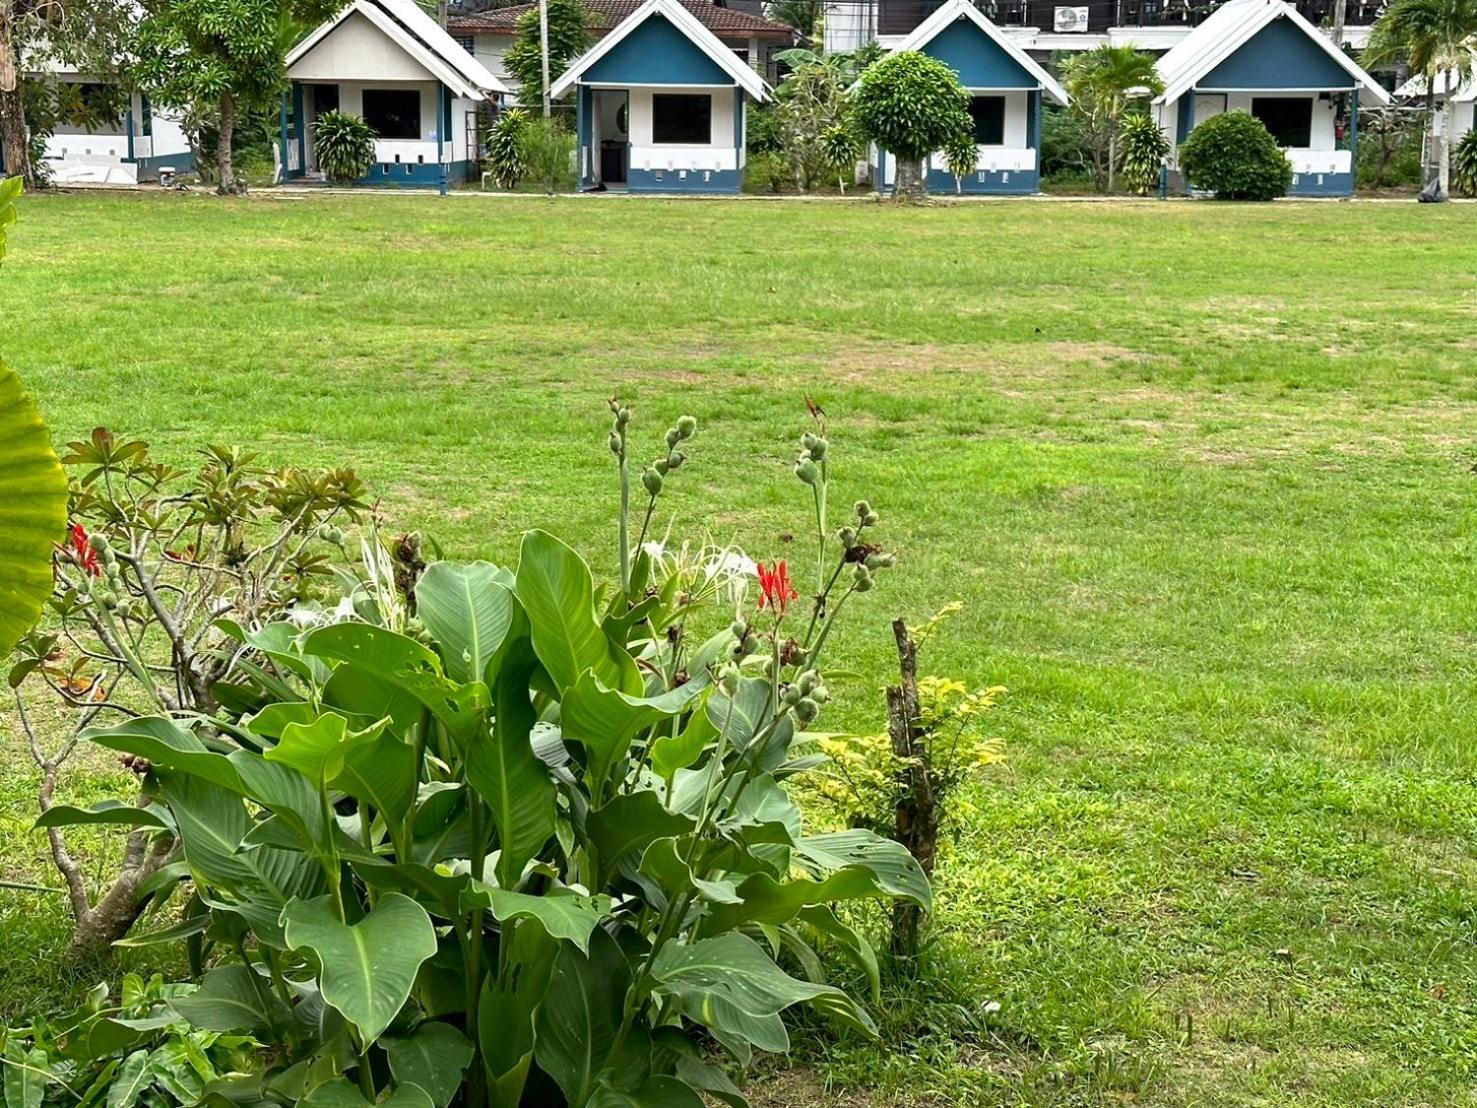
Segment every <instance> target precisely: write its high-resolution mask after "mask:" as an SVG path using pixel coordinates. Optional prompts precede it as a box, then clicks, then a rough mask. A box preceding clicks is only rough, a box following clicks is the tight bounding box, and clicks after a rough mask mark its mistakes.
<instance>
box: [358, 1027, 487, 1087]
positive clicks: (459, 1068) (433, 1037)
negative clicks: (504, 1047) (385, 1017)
mask: <svg viewBox="0 0 1477 1108" xmlns="http://www.w3.org/2000/svg"><path fill="white" fill-rule="evenodd" d="M380 1046H382V1047H384V1049H385V1054H386V1055H387V1056H388V1057H389V1060H390V1073H391V1075H392V1076H393V1077H394V1078H395V1083H396V1085H397V1086H403V1085H415V1086H417V1087H419V1088H420V1089H421V1090H423V1091H424V1092H425V1093H426V1095H427V1096H429V1097H430V1098H431V1102H432V1103H433V1104H434V1105H435V1106H436V1108H446V1106H447V1105H448V1104H450V1103H451V1098H452V1097H453V1096H455V1095H456V1091H457V1089H458V1088H460V1087H461V1083H462V1074H463V1072H464V1071H465V1070H466V1068H467V1063H469V1062H470V1061H471V1060H472V1053H473V1052H472V1044H471V1043H470V1042H468V1041H467V1037H466V1036H465V1035H463V1034H462V1033H461V1032H460V1031H458V1030H457V1029H456V1028H455V1027H452V1026H451V1024H449V1023H438V1022H436V1021H434V1020H433V1021H428V1022H426V1023H423V1024H421V1025H420V1026H419V1027H417V1028H416V1029H415V1030H414V1031H413V1032H411V1033H410V1034H409V1035H394V1036H386V1037H385V1038H383V1039H381V1040H380Z"/></svg>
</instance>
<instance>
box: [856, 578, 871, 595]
mask: <svg viewBox="0 0 1477 1108" xmlns="http://www.w3.org/2000/svg"><path fill="white" fill-rule="evenodd" d="M852 587H853V588H854V589H856V591H857V592H871V591H872V579H871V578H870V577H859V578H857V582H856V584H855V585H853V586H852Z"/></svg>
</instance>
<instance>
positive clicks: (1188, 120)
mask: <svg viewBox="0 0 1477 1108" xmlns="http://www.w3.org/2000/svg"><path fill="white" fill-rule="evenodd" d="M1194 129H1195V90H1194V89H1191V90H1190V91H1189V92H1187V93H1185V94H1184V95H1183V96H1181V97H1180V98H1179V99H1178V100H1176V101H1175V118H1174V144H1175V145H1176V146H1183V145H1184V142H1185V139H1187V138H1189V137H1190V132H1191V131H1193V130H1194Z"/></svg>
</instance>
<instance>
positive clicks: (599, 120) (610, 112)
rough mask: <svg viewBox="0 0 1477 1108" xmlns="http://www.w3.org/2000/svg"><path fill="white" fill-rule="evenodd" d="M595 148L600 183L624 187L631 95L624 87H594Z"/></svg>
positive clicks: (628, 162) (628, 144) (607, 185)
mask: <svg viewBox="0 0 1477 1108" xmlns="http://www.w3.org/2000/svg"><path fill="white" fill-rule="evenodd" d="M594 114H595V150H596V155H595V156H596V157H597V158H598V159H599V160H598V164H597V166H596V169H597V172H598V174H599V180H600V184H601V185H603V186H604V187H605V188H608V189H610V188H617V189H623V188H625V187H626V181H627V170H628V169H629V166H630V157H631V134H630V125H631V121H630V114H631V96H630V93H629V92H627V91H626V90H625V89H609V88H602V89H596V90H595V103H594Z"/></svg>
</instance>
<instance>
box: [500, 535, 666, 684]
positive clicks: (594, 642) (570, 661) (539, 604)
mask: <svg viewBox="0 0 1477 1108" xmlns="http://www.w3.org/2000/svg"><path fill="white" fill-rule="evenodd" d="M516 581H517V583H516V586H515V591H516V592H517V594H518V601H519V603H520V604H522V605H523V610H524V611H525V612H527V613H528V621H529V623H530V624H532V626H533V646H534V649H535V650H536V651H537V652H538V658H539V661H540V662H542V663H543V666H544V669H546V670H548V672H549V677H550V678H551V679H552V680H553V682H554V687H555V688H556V689H558V690H559V692H560V693H561V694H562V693H563V692H564V690H565V689H567V688H569V686H571V685H573V684H574V683H575V681H576V680H577V679H578V678H579V675H580V674H582V673H584V672H585V671H586V670H594V671H595V676H596V677H598V678H599V679H600V682H601V684H603V685H604V686H605V687H606V688H608V689H617V690H619V691H621V692H625V693H630V694H632V695H634V696H639V695H641V693H642V692H643V691H644V685H643V682H642V680H641V674H640V672H639V671H638V670H637V668H636V663H635V662H634V661H633V660H632V659H631V656H630V655H629V654H627V653H626V652H625V650H623V649H621V648H620V647H619V646H617V645H616V644H615V643H614V642H612V641H611V639H610V637H609V636H608V635H606V633H605V629H604V628H603V627H601V626H600V620H599V618H598V617H597V616H596V614H595V585H594V580H593V579H592V578H591V576H590V567H589V566H587V565H586V564H585V561H584V559H583V558H581V557H580V556H579V555H578V554H576V553H575V552H574V551H573V550H572V549H570V548H569V547H568V546H566V545H565V544H564V543H562V542H560V541H559V540H558V539H556V538H555V537H554V536H553V535H551V534H549V533H548V532H547V531H529V532H528V533H527V534H525V535H524V536H523V545H522V549H521V550H520V552H519V556H518V574H517V579H516Z"/></svg>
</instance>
